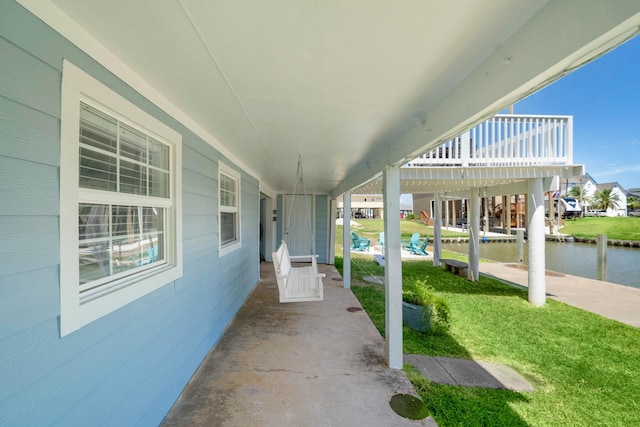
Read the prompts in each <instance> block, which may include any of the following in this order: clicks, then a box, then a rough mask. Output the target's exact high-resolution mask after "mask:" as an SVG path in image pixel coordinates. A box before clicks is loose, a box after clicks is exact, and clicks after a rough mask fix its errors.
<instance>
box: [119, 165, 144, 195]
mask: <svg viewBox="0 0 640 427" xmlns="http://www.w3.org/2000/svg"><path fill="white" fill-rule="evenodd" d="M120 192H121V193H132V194H143V195H145V196H146V195H147V167H146V166H141V165H140V164H138V163H132V162H129V161H127V160H120Z"/></svg>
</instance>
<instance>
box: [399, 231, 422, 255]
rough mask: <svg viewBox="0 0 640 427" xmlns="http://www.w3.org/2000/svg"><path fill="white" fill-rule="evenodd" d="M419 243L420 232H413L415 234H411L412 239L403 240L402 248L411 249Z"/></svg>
mask: <svg viewBox="0 0 640 427" xmlns="http://www.w3.org/2000/svg"><path fill="white" fill-rule="evenodd" d="M419 243H420V233H413V235H411V239H409V240H407V239H404V240H403V241H402V249H406V250H408V251H410V250H411V248H412V247H413V245H417V244H419Z"/></svg>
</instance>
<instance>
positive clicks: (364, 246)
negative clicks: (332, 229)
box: [351, 231, 371, 252]
mask: <svg viewBox="0 0 640 427" xmlns="http://www.w3.org/2000/svg"><path fill="white" fill-rule="evenodd" d="M351 241H352V242H353V246H352V247H351V249H354V250H356V251H367V252H369V245H370V244H371V240H369V239H365V238H361V237H358V233H356V232H355V231H352V232H351Z"/></svg>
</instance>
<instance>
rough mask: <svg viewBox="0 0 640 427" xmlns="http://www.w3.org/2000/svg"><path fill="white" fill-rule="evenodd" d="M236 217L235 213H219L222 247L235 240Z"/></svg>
mask: <svg viewBox="0 0 640 427" xmlns="http://www.w3.org/2000/svg"><path fill="white" fill-rule="evenodd" d="M236 215H237V214H235V213H229V212H220V241H221V242H222V244H223V245H224V244H226V243H231V242H235V241H236V240H237V239H236Z"/></svg>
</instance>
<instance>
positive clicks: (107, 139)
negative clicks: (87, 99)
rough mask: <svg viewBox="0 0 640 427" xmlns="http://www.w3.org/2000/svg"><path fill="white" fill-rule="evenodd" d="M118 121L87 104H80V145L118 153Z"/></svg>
mask: <svg viewBox="0 0 640 427" xmlns="http://www.w3.org/2000/svg"><path fill="white" fill-rule="evenodd" d="M117 128H118V125H117V120H116V119H114V118H113V117H110V116H108V115H106V114H104V113H102V112H100V111H98V110H96V109H95V108H92V107H90V106H88V105H86V104H83V103H81V104H80V143H81V144H86V145H88V146H91V147H95V148H98V149H101V150H105V151H107V152H110V153H116V152H117V142H116V141H117V138H116V132H117Z"/></svg>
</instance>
